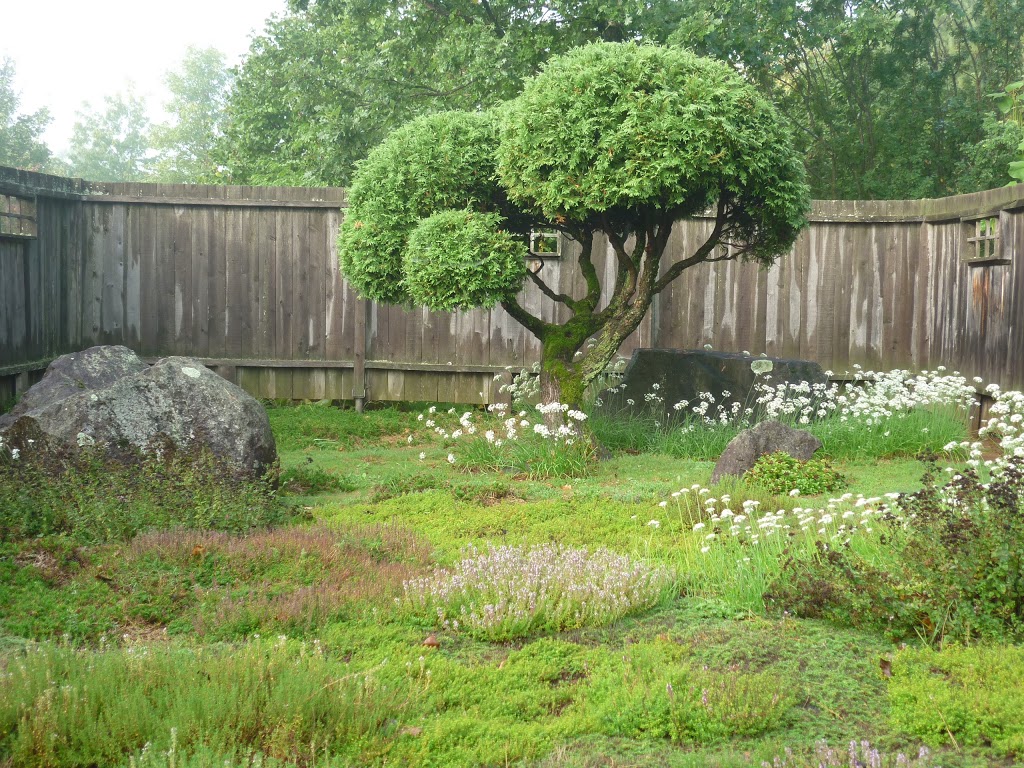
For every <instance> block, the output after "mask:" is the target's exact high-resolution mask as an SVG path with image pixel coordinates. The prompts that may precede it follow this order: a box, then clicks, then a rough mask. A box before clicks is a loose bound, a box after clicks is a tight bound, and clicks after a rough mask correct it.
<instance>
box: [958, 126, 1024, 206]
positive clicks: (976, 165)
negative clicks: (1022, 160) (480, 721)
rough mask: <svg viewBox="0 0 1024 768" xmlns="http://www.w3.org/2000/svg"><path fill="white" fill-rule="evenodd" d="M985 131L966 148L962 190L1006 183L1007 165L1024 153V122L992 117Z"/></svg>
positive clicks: (963, 159)
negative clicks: (1023, 147) (1022, 145)
mask: <svg viewBox="0 0 1024 768" xmlns="http://www.w3.org/2000/svg"><path fill="white" fill-rule="evenodd" d="M982 130H983V131H984V133H983V136H982V138H981V140H980V141H979V142H978V143H977V144H974V145H972V146H970V147H967V148H965V150H964V153H963V158H962V160H961V162H960V165H959V166H958V172H957V177H958V179H959V182H958V191H959V192H977V191H979V190H982V189H994V188H995V187H1002V186H1005V185H1006V182H1007V178H1008V177H1007V166H1008V165H1009V164H1010V163H1011V162H1012V161H1014V160H1016V159H1017V158H1018V157H1021V156H1022V155H1024V150H1021V148H1020V146H1021V144H1022V143H1024V125H1018V124H1017V123H1014V122H1011V121H1007V120H996V119H995V118H994V117H988V118H986V119H985V123H984V125H983V128H982Z"/></svg>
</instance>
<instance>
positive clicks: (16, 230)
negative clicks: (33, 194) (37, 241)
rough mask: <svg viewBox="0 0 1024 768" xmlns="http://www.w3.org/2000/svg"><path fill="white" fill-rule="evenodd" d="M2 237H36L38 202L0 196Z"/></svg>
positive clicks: (0, 232) (12, 196) (24, 198)
mask: <svg viewBox="0 0 1024 768" xmlns="http://www.w3.org/2000/svg"><path fill="white" fill-rule="evenodd" d="M0 237H36V201H35V200H33V199H31V198H27V197H17V196H15V195H0Z"/></svg>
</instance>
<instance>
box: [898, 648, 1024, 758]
mask: <svg viewBox="0 0 1024 768" xmlns="http://www.w3.org/2000/svg"><path fill="white" fill-rule="evenodd" d="M1022 681H1024V649H1022V648H1019V647H1014V646H992V647H987V646H975V647H973V648H963V647H957V646H949V647H946V648H943V649H942V650H941V651H936V650H932V649H930V648H907V649H904V650H902V651H900V652H899V653H898V654H897V655H896V658H895V659H894V660H893V662H892V679H891V680H890V681H889V700H890V703H891V717H892V722H893V724H894V725H895V726H896V727H897V728H899V729H900V730H901V731H905V732H907V733H911V734H913V735H914V736H916V737H918V738H921V739H923V740H924V741H925V742H927V743H928V744H932V745H935V746H940V745H941V746H955V747H956V748H957V749H960V748H962V747H972V746H973V747H977V746H989V745H991V746H992V748H993V749H994V750H995V751H997V752H999V753H1002V754H1003V755H1006V756H1011V757H1016V758H1020V757H1022V756H1024V723H1022V722H1021V719H1020V713H1021V712H1022V711H1024V684H1022Z"/></svg>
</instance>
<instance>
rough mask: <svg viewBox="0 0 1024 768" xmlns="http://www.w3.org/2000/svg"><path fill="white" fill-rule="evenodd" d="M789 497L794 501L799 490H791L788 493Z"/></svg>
mask: <svg viewBox="0 0 1024 768" xmlns="http://www.w3.org/2000/svg"><path fill="white" fill-rule="evenodd" d="M789 495H790V496H792V497H793V498H794V499H795V498H796V497H797V496H799V495H800V489H799V488H794V489H793V490H791V491H790V492H789Z"/></svg>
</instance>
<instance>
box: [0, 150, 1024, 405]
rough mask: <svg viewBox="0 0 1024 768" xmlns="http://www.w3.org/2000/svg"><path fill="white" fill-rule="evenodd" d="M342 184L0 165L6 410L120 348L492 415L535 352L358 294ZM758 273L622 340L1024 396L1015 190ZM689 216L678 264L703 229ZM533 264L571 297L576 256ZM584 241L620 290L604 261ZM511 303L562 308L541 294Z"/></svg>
mask: <svg viewBox="0 0 1024 768" xmlns="http://www.w3.org/2000/svg"><path fill="white" fill-rule="evenodd" d="M344 205H345V194H344V191H343V190H341V189H319V188H317V189H306V188H287V187H218V186H186V185H157V184H90V183H86V182H82V181H80V180H70V179H61V178H57V177H52V176H45V175H40V174H33V173H28V172H24V171H15V170H11V169H0V398H4V397H9V396H10V395H12V394H13V393H14V392H15V391H16V390H19V389H21V388H24V387H25V386H27V384H28V383H30V382H31V381H32V380H33V379H34V378H35V377H37V376H38V375H40V372H41V370H42V369H43V368H45V366H46V364H47V363H48V362H49V360H51V359H52V358H53V357H55V356H57V355H59V354H62V353H65V352H70V351H75V350H79V349H83V348H85V347H88V346H92V345H94V344H115V343H116V344H124V345H126V346H128V347H131V348H132V349H134V350H136V351H137V352H138V353H139V354H141V355H142V356H144V357H148V358H156V357H162V356H165V355H189V356H193V357H198V358H201V359H203V360H204V361H205V362H206V363H207V364H208V365H210V366H211V367H213V368H215V369H216V370H217V371H218V372H220V373H221V374H222V375H224V376H226V377H227V378H230V379H231V380H233V381H235V382H237V383H238V384H240V385H241V386H243V387H245V388H246V389H248V390H249V391H250V392H253V393H254V394H256V395H258V396H261V397H273V398H298V399H307V398H308V399H321V398H331V399H352V398H353V397H360V396H363V395H366V396H368V397H369V398H372V399H381V400H442V401H458V402H486V401H489V400H491V399H493V398H494V397H496V385H495V383H494V381H493V379H494V374H495V373H498V372H501V371H503V370H504V368H505V366H509V365H511V366H516V367H519V366H524V365H528V364H530V363H531V362H532V361H533V360H535V359H537V358H538V352H539V347H538V344H537V342H536V340H535V339H534V338H533V337H532V336H530V335H529V334H528V333H527V332H526V331H525V330H524V329H522V328H521V327H520V326H519V325H518V324H517V323H515V321H513V320H512V319H511V318H509V317H508V316H507V315H506V314H505V313H504V311H502V310H500V309H495V310H492V311H489V312H486V311H479V310H477V311H471V312H460V313H437V312H427V311H425V310H421V309H407V308H402V307H391V306H387V305H377V304H374V303H371V302H364V301H363V300H361V299H359V298H358V297H357V296H356V294H355V292H354V291H353V290H352V288H351V287H350V286H349V285H348V284H347V283H346V282H345V281H344V279H343V278H342V276H341V275H340V274H339V272H338V266H337V257H336V248H335V236H336V233H337V229H338V224H339V220H340V217H341V216H342V209H343V208H344ZM811 219H812V223H811V226H810V227H809V229H808V230H807V231H806V232H805V233H804V234H803V235H802V236H801V237H800V239H799V241H798V242H797V244H796V246H795V247H794V249H793V252H792V253H791V254H790V255H789V256H787V257H785V258H783V259H781V260H780V261H779V262H778V263H777V264H776V265H775V266H774V267H772V268H771V269H769V270H764V269H760V268H758V267H756V266H754V265H750V264H740V263H733V262H723V263H718V264H712V265H704V266H701V267H698V268H695V269H691V270H689V271H688V272H687V273H686V274H685V275H684V276H683V277H681V278H680V279H679V280H678V281H677V282H676V283H675V284H674V285H673V286H672V287H671V288H670V289H669V290H668V291H666V292H665V294H663V295H662V296H660V297H659V298H658V299H657V301H656V303H655V305H654V307H652V311H651V312H650V314H649V316H648V318H647V319H646V320H645V321H644V323H643V325H642V326H641V327H640V328H639V329H638V331H637V332H636V333H635V334H634V336H633V337H632V338H631V339H629V340H628V341H627V343H626V344H625V345H624V346H623V349H622V352H623V353H624V354H628V353H630V352H631V351H632V349H633V348H635V347H637V346H653V347H676V348H694V347H699V346H701V345H703V344H712V345H713V346H714V347H715V348H716V349H720V350H725V351H744V350H746V351H750V352H752V353H754V354H758V353H760V352H767V353H768V354H770V355H781V356H794V357H802V358H808V359H812V360H817V361H818V362H820V363H821V364H822V365H823V366H825V367H826V368H831V369H832V370H834V371H837V372H838V371H843V370H845V369H848V368H850V367H851V366H852V365H853V364H854V363H859V364H861V365H863V366H864V367H865V368H885V369H889V368H894V367H901V368H912V369H922V368H932V367H935V366H938V365H945V366H947V367H948V368H949V369H950V370H953V369H956V370H960V371H962V372H964V373H966V374H969V375H971V376H975V375H977V376H982V377H984V378H985V379H986V380H987V381H995V382H998V383H999V384H1001V385H1002V386H1004V387H1015V388H1021V387H1024V346H1022V344H1021V341H1020V334H1021V333H1022V330H1024V265H1022V264H1021V263H1019V262H1021V260H1022V259H1024V187H1015V188H1014V187H1010V188H1003V189H997V190H992V191H988V192H980V193H977V194H973V195H961V196H958V197H950V198H944V199H941V200H919V201H878V202H846V201H819V202H817V203H815V206H814V212H813V214H812V216H811ZM708 228H709V224H708V222H707V221H706V220H702V219H699V218H697V219H693V220H688V221H683V222H680V223H679V225H678V227H677V231H676V232H675V233H674V234H673V240H672V243H671V245H670V250H671V252H674V253H685V252H688V251H689V250H690V249H692V248H693V247H694V245H695V244H696V243H698V242H700V240H701V238H702V237H703V235H704V234H705V233H706V232H707V231H708ZM574 245H575V244H573V243H566V244H565V246H564V249H563V250H564V251H565V252H564V253H563V255H562V258H561V259H556V260H550V261H547V262H545V266H544V268H543V271H542V273H541V274H542V276H543V277H544V278H545V279H546V280H547V281H548V282H549V283H550V284H552V285H553V287H556V288H557V290H558V291H559V292H564V293H574V292H575V293H581V292H582V290H583V286H582V284H581V281H580V278H579V277H578V275H576V270H575V269H574V261H575V258H574V254H573V247H574ZM595 248H596V249H597V250H598V251H599V252H598V253H597V254H596V255H595V258H596V261H597V262H598V265H599V269H600V270H602V271H603V272H604V273H605V277H606V278H607V279H610V278H611V277H612V267H613V265H612V262H611V260H610V259H608V258H607V247H606V245H605V244H603V243H598V244H597V245H595ZM522 301H523V302H524V303H525V305H526V306H527V307H528V308H531V309H532V310H534V311H538V312H541V313H543V314H544V315H545V316H546V317H553V316H555V315H556V313H557V312H558V311H559V308H556V307H555V306H554V305H553V304H552V303H551V302H550V301H548V300H547V299H545V298H544V297H542V296H541V295H540V294H539V292H537V291H535V290H534V289H533V288H532V287H531V288H530V289H529V290H528V291H527V292H526V293H525V294H524V296H523V297H522Z"/></svg>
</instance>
